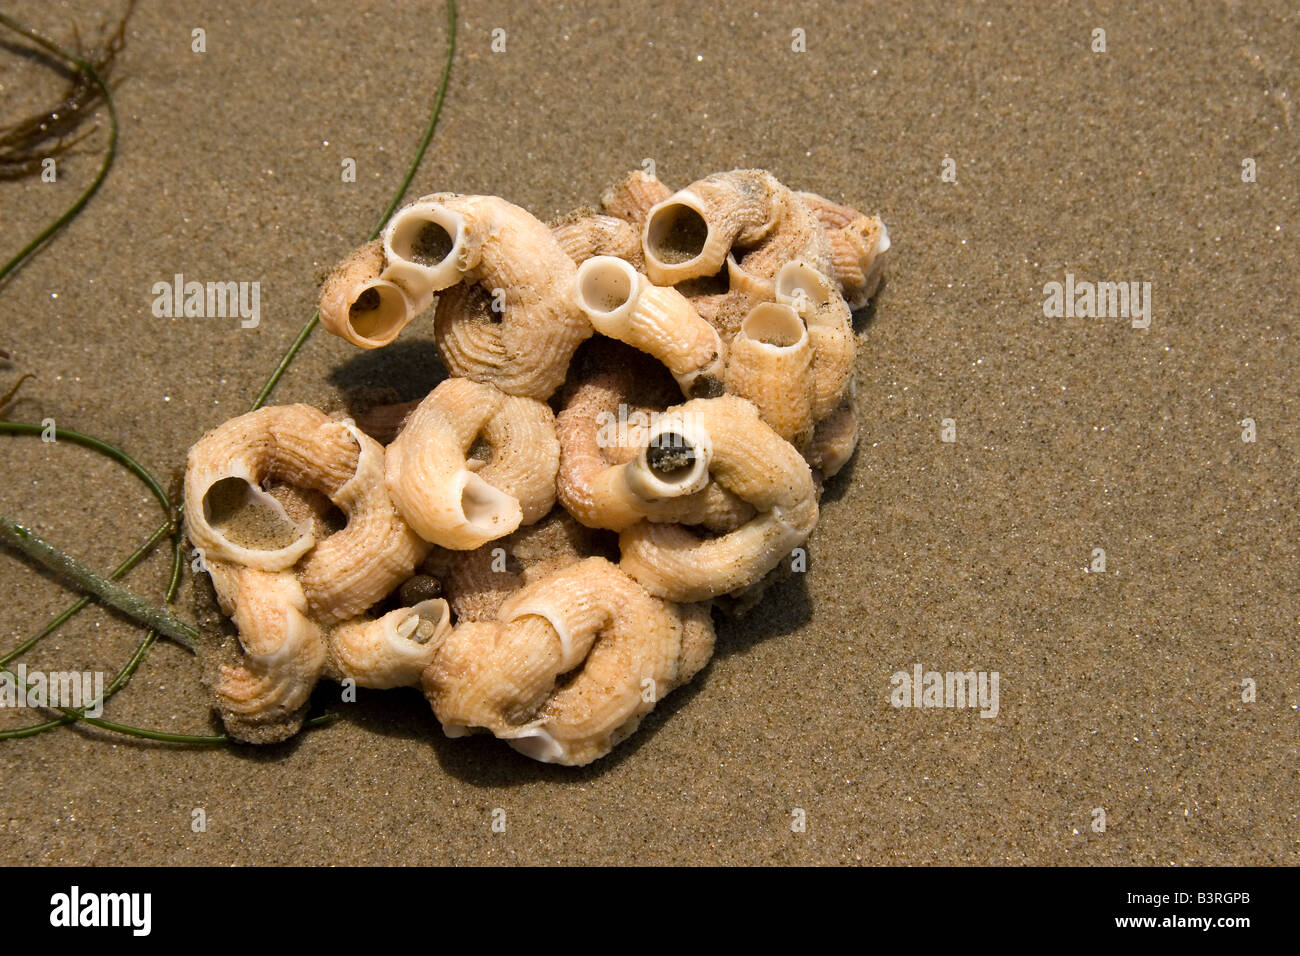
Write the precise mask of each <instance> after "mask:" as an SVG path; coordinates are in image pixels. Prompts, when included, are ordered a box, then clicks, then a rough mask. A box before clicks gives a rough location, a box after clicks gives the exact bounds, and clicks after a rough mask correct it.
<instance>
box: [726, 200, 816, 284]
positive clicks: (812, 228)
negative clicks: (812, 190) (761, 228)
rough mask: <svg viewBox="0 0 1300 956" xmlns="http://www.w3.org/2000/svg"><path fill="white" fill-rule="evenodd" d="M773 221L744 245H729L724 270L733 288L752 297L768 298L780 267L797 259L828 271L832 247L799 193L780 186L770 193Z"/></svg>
mask: <svg viewBox="0 0 1300 956" xmlns="http://www.w3.org/2000/svg"><path fill="white" fill-rule="evenodd" d="M772 208H773V211H774V212H773V221H772V227H771V228H770V229H769V230H768V232H767V234H766V235H764V236H763V238H762V239H760V240H759V241H758V242H757V243H755V244H754V245H752V246H751V247H749V248H746V249H732V250H731V252H730V254H729V255H728V256H727V274H728V276H729V277H730V280H731V282H730V287H731V289H732V290H739V291H741V292H744V293H746V294H747V295H749V296H751V297H753V298H755V299H763V300H770V299H771V298H772V297H773V295H774V291H775V290H774V280H775V278H776V275H777V273H778V272H779V271H780V269H781V267H782V266H784V265H785V264H786V263H787V262H790V261H791V260H794V259H798V260H800V261H802V262H805V263H808V264H809V265H810V266H811V267H813V268H816V269H821V270H823V271H829V270H830V268H831V247H830V243H829V242H828V241H827V235H826V231H825V230H824V229H823V228H822V224H821V222H820V221H819V220H818V219H817V216H816V215H814V213H813V210H812V209H810V208H809V207H808V205H807V204H806V203H805V202H804V201H803V200H802V199H801V198H799V194H798V193H796V192H794V191H792V190H790V189H788V188H786V187H785V186H779V188H776V189H774V192H773V194H772Z"/></svg>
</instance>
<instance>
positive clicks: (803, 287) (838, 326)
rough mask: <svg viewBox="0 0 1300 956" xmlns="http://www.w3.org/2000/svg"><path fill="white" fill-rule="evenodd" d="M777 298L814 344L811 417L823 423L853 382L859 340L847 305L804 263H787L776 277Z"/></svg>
mask: <svg viewBox="0 0 1300 956" xmlns="http://www.w3.org/2000/svg"><path fill="white" fill-rule="evenodd" d="M775 291H776V298H777V301H778V302H782V303H785V304H787V305H789V306H790V307H791V308H792V309H794V310H795V312H797V313H798V314H799V316H800V318H802V319H803V321H804V323H805V325H806V326H807V328H808V339H809V342H810V343H811V344H812V371H811V374H812V417H813V419H814V420H815V421H821V420H822V419H823V418H825V417H826V416H827V415H829V414H831V412H833V411H834V410H835V409H836V408H837V407H839V404H840V402H841V401H843V399H844V395H845V394H846V392H847V391H848V388H849V383H850V382H851V381H852V380H853V360H854V357H855V356H856V354H857V340H856V339H855V338H854V336H853V317H852V315H851V314H850V312H849V307H848V303H846V302H845V301H844V299H843V298H842V297H841V296H840V294H839V291H838V290H837V289H836V288H835V287H834V285H833V284H832V280H831V279H830V278H829V277H828V276H827V275H826V274H825V273H824V272H822V271H821V270H819V269H817V268H814V267H813V266H812V265H810V264H809V263H807V262H804V261H803V260H796V261H792V262H787V263H786V264H785V265H784V266H782V267H781V270H780V272H778V273H777V276H776V286H775Z"/></svg>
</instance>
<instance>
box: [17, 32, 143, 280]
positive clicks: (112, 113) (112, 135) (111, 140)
mask: <svg viewBox="0 0 1300 956" xmlns="http://www.w3.org/2000/svg"><path fill="white" fill-rule="evenodd" d="M0 25H3V26H6V27H8V28H9V29H10V30H13V31H14V32H16V33H21V34H22V35H23V36H25V37H27V39H29V40H31V41H32V42H33V43H36V44H38V45H39V46H42V47H44V48H45V49H46V50H49V51H50V52H51V53H53V54H54V55H55V56H57V57H59V58H60V59H62V60H64V61H65V62H67V63H70V64H71V65H72V66H74V67H76V68H77V69H78V70H80V71H81V72H82V73H84V74H85V75H86V76H88V77H90V79H91V80H92V81H93V82H94V84H95V85H96V86H98V87H99V91H100V93H101V94H102V95H103V97H104V103H105V105H106V106H107V107H108V116H109V127H108V149H106V150H105V151H104V161H103V162H102V163H101V164H100V166H99V173H98V174H97V175H96V176H95V181H94V182H92V183H91V184H90V185H89V186H88V187H87V188H86V191H85V192H83V193H82V194H81V195H80V196H79V197H78V198H77V201H76V202H74V203H73V204H72V205H71V206H69V207H68V208H67V210H66V211H65V212H64V213H63V215H61V216H60V217H59V218H58V219H55V220H54V221H53V222H52V223H50V224H49V225H48V226H46V227H45V228H44V229H42V230H41V232H40V234H38V235H37V236H36V238H34V239H33V240H32V241H31V242H29V243H27V245H25V246H23V247H22V249H20V250H19V252H18V254H17V255H15V256H14V257H13V258H12V259H10V260H9V261H8V262H6V263H5V264H4V266H2V267H0V282H2V281H4V279H5V277H6V276H8V275H9V274H10V273H11V272H13V271H14V270H15V269H17V268H18V266H19V265H21V264H22V262H23V261H24V260H25V259H27V258H28V257H29V256H30V255H32V253H34V252H35V251H36V250H37V249H39V248H40V247H41V246H42V245H44V244H45V241H46V240H47V239H49V238H50V237H51V236H53V235H54V234H55V233H56V232H58V231H59V230H60V229H62V228H63V227H64V226H66V225H67V224H68V223H69V222H71V221H72V219H73V218H74V217H75V216H76V215H77V213H79V212H81V210H82V208H83V207H84V206H85V205H86V203H88V202H90V197H91V196H93V195H95V193H97V192H98V191H99V187H100V185H101V184H102V183H103V182H104V179H105V178H106V177H107V176H108V170H109V167H110V166H112V165H113V160H114V158H115V157H116V156H117V107H116V106H115V105H114V104H113V97H112V95H111V94H110V93H109V92H108V84H106V83H105V82H104V79H103V77H101V76H100V75H99V72H98V71H97V70H96V69H95V68H94V67H93V66H91V65H90V64H89V63H87V62H86V61H85V60H83V59H82V58H81V57H79V56H77V55H76V54H75V53H73V52H71V51H70V50H65V49H64V48H63V47H61V46H59V45H58V44H57V43H55V42H54V41H53V40H50V39H48V38H47V37H44V36H42V35H41V34H40V33H37V32H36V31H35V30H34V29H32V28H31V27H29V26H27V25H26V24H25V23H19V22H18V21H17V20H15V19H14V18H13V17H11V16H9V15H8V14H6V13H0Z"/></svg>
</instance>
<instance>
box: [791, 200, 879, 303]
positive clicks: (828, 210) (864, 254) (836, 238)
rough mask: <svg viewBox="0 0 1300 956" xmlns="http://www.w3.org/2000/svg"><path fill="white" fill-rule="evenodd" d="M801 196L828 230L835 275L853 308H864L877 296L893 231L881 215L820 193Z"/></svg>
mask: <svg viewBox="0 0 1300 956" xmlns="http://www.w3.org/2000/svg"><path fill="white" fill-rule="evenodd" d="M799 196H800V198H802V199H803V201H804V202H805V203H807V204H808V207H809V208H810V209H812V211H813V214H814V215H816V216H817V219H818V221H820V222H821V224H822V228H823V229H824V230H825V231H826V238H827V241H828V242H829V244H830V253H831V267H832V270H833V274H834V276H835V280H836V282H837V283H838V284H839V286H840V289H841V291H842V292H843V294H844V298H845V300H846V301H847V302H848V304H849V308H851V309H860V308H862V307H863V306H864V305H866V304H867V302H869V301H870V299H871V297H872V296H873V295H875V293H876V287H877V286H878V285H879V284H880V277H881V275H882V274H883V273H884V268H885V253H887V252H888V251H889V246H890V242H889V231H888V230H887V229H886V228H885V224H884V223H883V222H881V221H880V217H879V216H865V215H863V214H862V213H860V212H858V211H857V210H856V209H853V208H851V207H849V206H841V205H838V204H837V203H833V202H831V201H830V200H828V199H824V198H823V197H821V196H818V195H817V194H816V193H800V194H799Z"/></svg>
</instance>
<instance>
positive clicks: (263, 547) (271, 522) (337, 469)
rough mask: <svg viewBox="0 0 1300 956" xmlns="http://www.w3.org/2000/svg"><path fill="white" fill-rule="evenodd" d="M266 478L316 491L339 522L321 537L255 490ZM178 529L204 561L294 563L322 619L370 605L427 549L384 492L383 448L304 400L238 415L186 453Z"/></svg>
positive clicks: (265, 565)
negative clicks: (182, 527)
mask: <svg viewBox="0 0 1300 956" xmlns="http://www.w3.org/2000/svg"><path fill="white" fill-rule="evenodd" d="M271 481H279V482H282V483H284V484H286V485H290V486H293V487H297V488H304V489H310V490H312V491H316V492H319V493H321V494H323V495H325V496H326V497H327V498H328V499H329V500H330V501H331V502H332V503H333V504H334V506H335V507H337V508H339V509H340V510H341V511H342V512H343V514H344V515H345V516H346V518H347V524H346V526H345V527H344V528H343V529H342V530H340V531H338V532H336V533H333V534H330V535H328V537H324V538H321V537H320V536H319V535H318V534H317V533H316V532H315V530H314V529H313V528H312V527H311V526H310V525H309V524H308V523H307V522H304V521H302V520H294V519H292V518H291V517H290V516H289V515H288V513H287V512H286V511H285V508H284V505H283V504H282V503H281V502H280V501H279V500H278V499H277V498H275V497H274V496H272V495H271V494H269V493H268V492H267V491H265V490H263V485H264V484H265V483H268V482H271ZM185 530H186V534H187V536H188V537H189V539H190V541H191V543H193V544H194V546H195V547H196V548H198V549H199V551H200V552H202V554H203V556H204V559H205V561H208V562H214V561H221V562H227V563H230V564H234V565H237V566H241V567H248V568H254V569H258V570H263V571H279V570H285V569H287V568H295V573H296V576H297V578H298V581H299V582H300V584H301V586H302V589H303V593H304V595H305V597H306V600H307V604H308V609H309V611H310V613H311V615H312V616H313V618H315V619H316V620H318V621H320V622H321V623H323V624H331V623H335V622H337V621H342V620H346V619H348V618H351V617H354V616H355V615H357V614H359V613H361V612H362V611H364V610H365V609H366V608H368V607H370V606H371V605H372V604H374V603H375V602H376V601H378V600H379V599H380V598H382V597H383V596H384V595H386V594H387V593H389V592H390V591H391V590H392V589H393V588H394V587H395V586H396V585H397V584H398V583H400V582H401V581H403V580H405V579H406V578H407V577H408V576H409V575H410V573H411V570H412V569H413V568H414V567H415V565H416V564H417V563H419V561H420V560H422V559H423V557H424V555H425V553H426V552H427V551H428V546H427V545H426V544H425V543H424V542H423V541H421V540H420V539H419V537H418V536H417V535H416V534H415V533H414V532H413V531H412V529H411V528H410V527H409V526H408V525H407V524H406V522H405V521H403V520H402V519H401V517H400V516H399V515H398V513H397V511H396V509H395V508H394V506H393V502H392V500H391V499H390V498H389V495H388V490H387V488H386V487H385V483H384V449H383V448H382V447H381V446H380V445H379V443H378V442H376V441H375V440H374V439H372V438H370V437H369V436H368V435H366V434H364V433H363V432H361V430H360V429H358V428H357V427H356V426H355V425H353V424H352V423H351V422H350V421H347V420H344V421H340V420H338V419H333V418H329V417H328V416H326V415H325V414H324V413H323V412H320V411H318V410H317V409H314V408H312V407H311V406H309V405H282V406H272V407H269V408H262V409H259V410H257V411H255V412H250V413H248V414H246V415H241V416H239V417H237V418H234V419H231V420H230V421H228V422H226V423H225V424H223V425H220V426H218V427H217V428H215V429H213V430H212V431H210V432H208V433H207V434H206V435H204V436H203V438H202V439H200V440H199V441H198V442H197V443H196V444H195V445H194V447H193V448H191V449H190V454H189V462H188V466H187V468H186V473H185ZM295 566H296V567H295Z"/></svg>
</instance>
